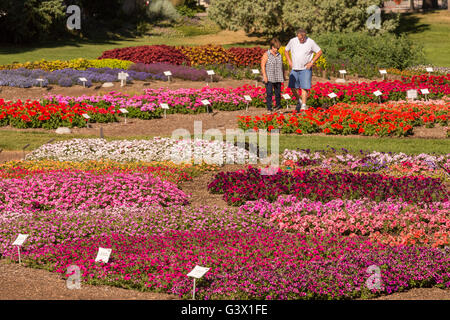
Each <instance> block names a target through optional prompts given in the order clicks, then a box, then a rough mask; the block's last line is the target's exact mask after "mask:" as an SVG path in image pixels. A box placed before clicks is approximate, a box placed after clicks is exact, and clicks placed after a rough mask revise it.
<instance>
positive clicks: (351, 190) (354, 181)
mask: <svg viewBox="0 0 450 320" xmlns="http://www.w3.org/2000/svg"><path fill="white" fill-rule="evenodd" d="M208 190H209V191H210V192H211V193H216V194H223V199H224V200H225V201H227V203H228V204H231V205H241V204H243V203H244V202H245V201H249V200H257V199H266V200H268V201H270V202H273V201H275V200H276V199H277V198H278V196H280V195H283V194H285V195H288V194H294V195H296V196H297V197H299V198H308V199H311V200H317V201H330V200H333V199H360V198H369V199H371V200H374V201H384V200H387V199H403V200H405V201H408V202H410V203H421V204H423V203H431V202H436V201H442V202H445V201H448V196H449V194H448V191H447V188H446V186H445V184H444V183H443V181H442V180H441V179H437V178H430V177H421V176H418V177H414V176H411V177H409V176H405V177H391V176H385V175H381V174H378V173H368V174H366V173H363V174H361V173H353V172H347V171H343V172H336V173H335V172H330V171H329V170H304V171H303V170H293V171H289V170H287V171H286V170H281V169H278V170H277V171H276V172H274V173H273V174H270V175H269V174H264V172H262V171H261V170H260V169H257V168H253V167H249V168H248V169H246V170H238V171H232V172H219V173H217V174H216V175H215V177H214V178H213V180H212V181H211V182H210V183H209V184H208Z"/></svg>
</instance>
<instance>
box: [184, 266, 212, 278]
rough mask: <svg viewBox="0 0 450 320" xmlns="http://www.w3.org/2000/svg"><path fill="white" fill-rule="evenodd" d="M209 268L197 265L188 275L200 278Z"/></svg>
mask: <svg viewBox="0 0 450 320" xmlns="http://www.w3.org/2000/svg"><path fill="white" fill-rule="evenodd" d="M209 269H210V268H205V267H200V266H195V268H194V269H192V271H191V272H189V273H188V274H187V276H188V277H191V278H196V279H200V278H201V277H203V276H204V275H205V274H206V273H207V272H208V271H209Z"/></svg>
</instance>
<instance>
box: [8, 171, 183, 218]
mask: <svg viewBox="0 0 450 320" xmlns="http://www.w3.org/2000/svg"><path fill="white" fill-rule="evenodd" d="M188 199H189V197H188V195H186V194H185V193H184V192H183V191H181V190H180V189H178V188H177V186H176V185H175V184H173V183H171V182H167V181H163V180H161V179H159V178H157V177H154V176H153V175H151V174H148V173H123V172H116V173H108V174H95V173H92V172H85V171H52V172H48V173H44V174H39V175H34V176H27V177H23V178H20V179H0V211H22V210H23V209H25V210H27V211H32V212H36V211H42V210H44V211H45V210H53V209H58V210H75V209H76V210H88V209H91V208H114V207H121V206H128V207H132V206H136V207H142V206H149V205H155V204H156V205H164V206H167V205H170V204H187V203H188Z"/></svg>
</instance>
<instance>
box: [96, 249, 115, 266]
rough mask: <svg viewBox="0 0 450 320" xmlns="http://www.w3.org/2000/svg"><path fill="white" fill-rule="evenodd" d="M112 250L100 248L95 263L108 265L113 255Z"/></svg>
mask: <svg viewBox="0 0 450 320" xmlns="http://www.w3.org/2000/svg"><path fill="white" fill-rule="evenodd" d="M111 251H112V249H105V248H101V247H100V248H98V253H97V257H96V258H95V262H99V261H102V262H104V263H108V261H109V256H110V255H111Z"/></svg>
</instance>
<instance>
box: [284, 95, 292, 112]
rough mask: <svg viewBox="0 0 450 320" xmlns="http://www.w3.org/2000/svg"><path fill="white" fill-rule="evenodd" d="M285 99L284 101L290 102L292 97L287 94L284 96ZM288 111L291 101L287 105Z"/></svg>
mask: <svg viewBox="0 0 450 320" xmlns="http://www.w3.org/2000/svg"><path fill="white" fill-rule="evenodd" d="M283 99H284V100H290V99H291V96H290V95H289V94H287V93H285V94H283ZM286 109H289V101H288V102H287V104H286Z"/></svg>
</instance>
